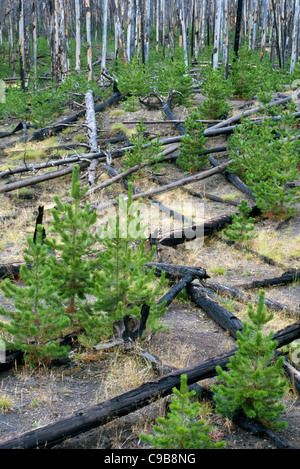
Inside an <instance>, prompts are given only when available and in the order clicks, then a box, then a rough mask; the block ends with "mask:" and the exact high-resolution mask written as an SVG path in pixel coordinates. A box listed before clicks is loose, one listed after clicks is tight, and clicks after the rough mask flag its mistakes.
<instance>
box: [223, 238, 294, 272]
mask: <svg viewBox="0 0 300 469" xmlns="http://www.w3.org/2000/svg"><path fill="white" fill-rule="evenodd" d="M217 238H218V240H219V241H221V242H222V243H224V244H227V246H232V247H234V248H235V249H237V250H238V251H241V252H243V251H244V252H247V253H249V254H252V255H253V256H255V257H257V258H258V259H260V260H261V261H263V262H265V263H266V264H269V265H273V266H274V267H278V268H280V269H287V268H288V267H287V266H286V265H284V264H280V262H277V261H274V259H271V258H270V257H268V256H264V255H263V254H260V253H259V252H257V251H254V250H253V249H250V248H248V246H244V245H243V244H240V243H237V242H236V241H231V240H229V239H225V238H222V237H220V236H218V237H217Z"/></svg>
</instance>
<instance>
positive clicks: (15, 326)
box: [0, 225, 70, 365]
mask: <svg viewBox="0 0 300 469" xmlns="http://www.w3.org/2000/svg"><path fill="white" fill-rule="evenodd" d="M42 238H43V236H42V226H41V225H38V226H37V234H36V239H35V242H34V241H33V239H32V238H31V237H28V238H27V243H28V245H27V247H26V248H25V249H24V261H25V264H23V265H22V266H21V269H20V274H21V277H22V281H23V285H24V286H18V285H16V284H15V283H13V282H11V281H10V280H9V279H6V280H5V281H4V282H3V283H2V284H1V290H2V291H3V292H4V295H5V297H6V298H12V299H13V301H14V306H15V308H16V310H15V311H10V310H5V309H4V308H1V309H0V312H1V314H2V315H4V316H5V317H6V318H8V321H7V322H1V323H0V329H1V330H2V331H3V332H4V333H6V334H9V336H11V337H12V340H11V342H8V347H10V348H13V349H17V350H22V351H23V352H24V354H25V361H27V362H28V363H29V364H30V365H39V364H42V363H48V362H49V361H50V360H52V359H54V358H62V357H66V356H67V354H68V347H65V346H59V343H58V341H56V340H55V339H57V338H58V337H60V336H61V335H62V333H63V331H64V330H66V329H67V327H68V326H69V325H70V319H69V318H68V317H67V315H66V313H65V309H64V308H63V306H62V304H61V302H60V299H59V297H58V295H57V293H56V288H55V286H54V285H53V282H52V276H51V268H50V266H49V264H48V262H47V255H48V251H47V247H46V245H45V244H43V239H42Z"/></svg>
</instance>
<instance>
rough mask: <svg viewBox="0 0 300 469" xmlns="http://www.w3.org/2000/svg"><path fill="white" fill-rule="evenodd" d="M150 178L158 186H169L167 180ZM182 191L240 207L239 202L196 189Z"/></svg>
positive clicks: (153, 176) (153, 175)
mask: <svg viewBox="0 0 300 469" xmlns="http://www.w3.org/2000/svg"><path fill="white" fill-rule="evenodd" d="M176 158H177V157H176ZM148 177H149V179H152V180H153V181H156V182H158V184H160V185H161V186H163V185H165V184H168V181H167V180H165V179H161V178H160V177H158V176H156V175H155V174H151V175H149V176H148ZM172 182H174V181H172ZM182 190H183V191H184V192H187V193H188V194H190V195H193V196H194V197H200V198H201V199H208V200H213V201H214V202H220V203H222V204H227V205H234V206H235V207H237V206H238V205H239V202H235V201H233V200H226V199H223V198H222V197H218V196H217V195H213V194H209V193H208V192H198V191H195V190H194V189H189V188H188V187H182Z"/></svg>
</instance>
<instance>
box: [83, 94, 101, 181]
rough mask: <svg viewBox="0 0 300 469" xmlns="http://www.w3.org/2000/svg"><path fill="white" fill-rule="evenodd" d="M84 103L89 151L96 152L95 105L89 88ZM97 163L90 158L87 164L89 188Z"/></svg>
mask: <svg viewBox="0 0 300 469" xmlns="http://www.w3.org/2000/svg"><path fill="white" fill-rule="evenodd" d="M85 105H86V125H87V129H88V137H89V146H90V151H91V153H98V152H99V147H98V143H97V121H96V114H95V106H94V96H93V91H92V90H89V91H88V92H87V93H86V95H85ZM97 165H98V160H97V159H95V160H92V161H91V163H90V165H89V170H88V181H89V185H90V187H91V188H92V187H93V186H94V183H95V177H96V169H97Z"/></svg>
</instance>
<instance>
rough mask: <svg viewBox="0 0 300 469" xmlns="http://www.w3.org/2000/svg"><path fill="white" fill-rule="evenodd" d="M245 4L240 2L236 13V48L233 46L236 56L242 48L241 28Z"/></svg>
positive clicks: (242, 0) (240, 0)
mask: <svg viewBox="0 0 300 469" xmlns="http://www.w3.org/2000/svg"><path fill="white" fill-rule="evenodd" d="M243 4H244V0H238V3H237V11H236V24H235V35H234V46H233V51H234V53H235V56H238V51H239V48H240V38H241V26H242V18H243Z"/></svg>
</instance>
